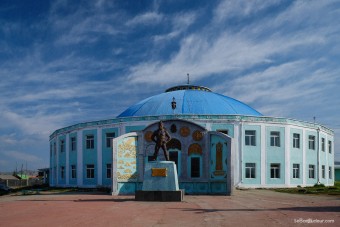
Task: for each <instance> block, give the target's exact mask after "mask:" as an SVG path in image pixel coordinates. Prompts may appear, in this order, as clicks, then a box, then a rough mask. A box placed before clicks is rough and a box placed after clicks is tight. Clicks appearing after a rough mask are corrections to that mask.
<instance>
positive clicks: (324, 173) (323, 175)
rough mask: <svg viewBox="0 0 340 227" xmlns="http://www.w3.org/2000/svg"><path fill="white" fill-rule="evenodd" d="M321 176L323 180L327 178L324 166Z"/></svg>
mask: <svg viewBox="0 0 340 227" xmlns="http://www.w3.org/2000/svg"><path fill="white" fill-rule="evenodd" d="M321 174H322V178H326V168H325V166H324V165H322V166H321Z"/></svg>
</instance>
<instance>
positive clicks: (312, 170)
mask: <svg viewBox="0 0 340 227" xmlns="http://www.w3.org/2000/svg"><path fill="white" fill-rule="evenodd" d="M308 175H309V178H315V166H314V165H309V169H308Z"/></svg>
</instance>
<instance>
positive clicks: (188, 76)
mask: <svg viewBox="0 0 340 227" xmlns="http://www.w3.org/2000/svg"><path fill="white" fill-rule="evenodd" d="M187 76H188V84H190V77H189V73H187Z"/></svg>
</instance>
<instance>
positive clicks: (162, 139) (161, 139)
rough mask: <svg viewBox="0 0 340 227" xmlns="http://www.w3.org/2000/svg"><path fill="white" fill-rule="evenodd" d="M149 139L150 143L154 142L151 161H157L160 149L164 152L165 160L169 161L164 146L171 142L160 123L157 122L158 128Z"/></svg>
mask: <svg viewBox="0 0 340 227" xmlns="http://www.w3.org/2000/svg"><path fill="white" fill-rule="evenodd" d="M151 139H152V141H154V142H155V143H156V146H155V153H154V154H153V158H152V159H153V160H156V159H157V156H158V152H159V149H160V148H162V149H163V152H164V157H165V160H167V161H170V160H169V154H168V150H167V148H166V144H167V142H169V141H170V140H171V136H170V135H169V133H168V132H167V131H166V130H165V128H164V125H163V122H162V121H160V122H159V128H158V129H157V130H156V131H154V133H153V134H152V137H151Z"/></svg>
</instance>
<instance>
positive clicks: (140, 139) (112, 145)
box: [50, 85, 334, 194]
mask: <svg viewBox="0 0 340 227" xmlns="http://www.w3.org/2000/svg"><path fill="white" fill-rule="evenodd" d="M159 121H162V122H163V124H164V126H165V128H166V130H167V131H168V133H169V134H170V136H171V140H170V141H169V142H168V143H167V145H166V146H167V149H168V151H169V156H170V160H172V161H174V162H175V163H176V166H177V173H178V179H179V186H180V188H181V189H185V192H186V193H187V194H230V193H231V191H232V190H233V188H235V187H240V188H250V187H251V188H257V187H260V188H266V187H267V188H275V187H296V186H298V185H300V186H312V185H314V184H318V183H322V184H325V185H334V142H333V141H334V133H333V131H332V130H331V129H329V128H326V127H325V126H322V125H320V124H316V123H308V122H303V121H299V120H294V119H287V118H277V117H266V116H263V115H262V114H261V113H259V112H258V111H256V110H255V109H253V108H251V107H250V106H248V105H246V104H245V103H242V102H240V101H238V100H235V99H233V98H230V97H227V96H224V95H221V94H217V93H214V92H212V91H211V90H210V89H209V88H206V87H202V86H194V85H181V86H175V87H172V88H169V89H167V90H166V91H165V92H164V93H161V94H158V95H155V96H152V97H149V98H147V99H144V100H142V101H140V102H139V103H137V104H134V105H132V106H130V107H129V108H127V109H126V110H125V111H124V112H122V113H121V114H120V115H119V116H117V117H116V118H114V119H107V120H101V121H93V122H84V123H79V124H76V125H71V126H69V127H65V128H61V129H58V130H56V131H55V132H53V133H52V135H51V136H50V173H51V175H50V185H51V186H58V187H60V186H61V187H63V186H65V187H70V186H71V187H72V186H74V187H111V188H112V193H113V194H134V193H135V191H136V190H140V189H141V188H142V182H143V177H144V176H143V173H144V166H145V163H147V162H149V161H151V160H152V156H153V153H154V149H155V143H154V142H153V141H152V139H151V136H152V133H153V132H154V131H155V130H157V129H158V122H159ZM162 153H163V152H160V153H159V156H158V160H164V155H163V154H162Z"/></svg>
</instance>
